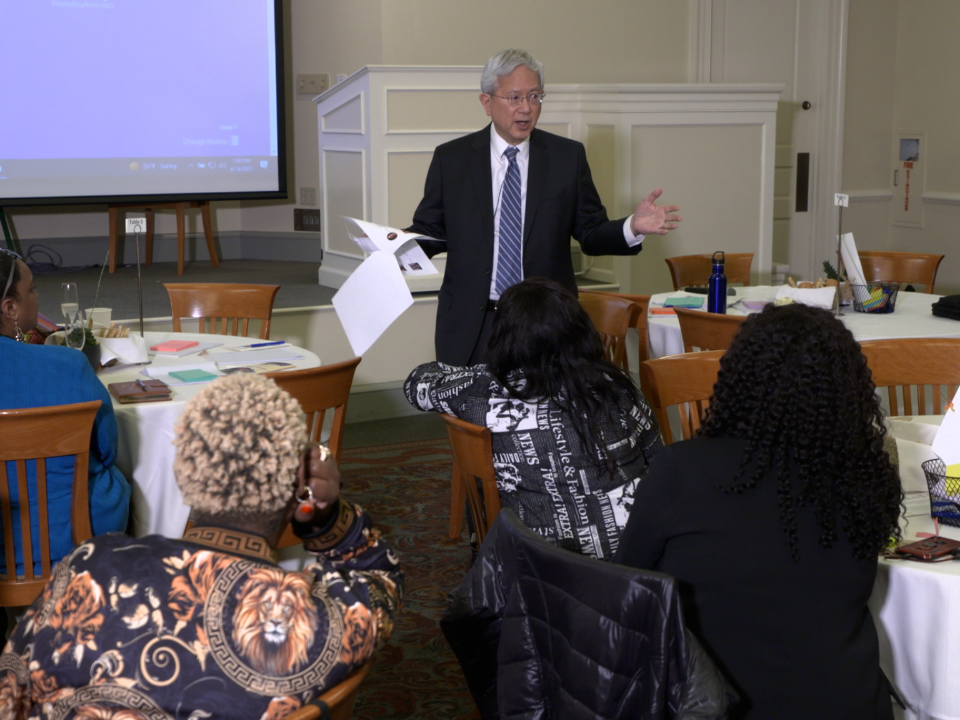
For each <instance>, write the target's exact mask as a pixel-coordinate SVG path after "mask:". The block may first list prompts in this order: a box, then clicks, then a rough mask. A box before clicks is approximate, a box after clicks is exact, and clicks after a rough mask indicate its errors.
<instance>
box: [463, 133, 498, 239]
mask: <svg viewBox="0 0 960 720" xmlns="http://www.w3.org/2000/svg"><path fill="white" fill-rule="evenodd" d="M472 147H473V153H472V154H471V156H470V161H469V162H470V173H471V175H472V176H473V182H474V186H475V188H476V198H477V204H478V206H479V208H480V218H481V222H482V223H483V225H482V227H481V230H482V232H483V235H482V237H483V241H484V243H486V244H487V245H488V246H489V247H490V252H491V253H492V252H493V195H492V186H493V179H492V176H491V175H490V126H489V125H487V127H486V128H485V129H483V130H481V131H480V132H478V133H477V134H476V138H475V139H474V141H473V144H472Z"/></svg>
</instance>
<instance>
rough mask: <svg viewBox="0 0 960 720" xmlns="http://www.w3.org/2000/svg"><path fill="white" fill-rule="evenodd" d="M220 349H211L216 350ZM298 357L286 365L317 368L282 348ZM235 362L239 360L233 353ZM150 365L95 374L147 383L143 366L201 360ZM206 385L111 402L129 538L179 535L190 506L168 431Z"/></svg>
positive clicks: (237, 340) (188, 361) (153, 340)
mask: <svg viewBox="0 0 960 720" xmlns="http://www.w3.org/2000/svg"><path fill="white" fill-rule="evenodd" d="M144 339H145V340H146V342H147V347H151V346H153V345H156V344H157V343H159V342H163V341H164V340H171V339H176V340H197V341H200V342H218V343H222V345H223V346H231V345H249V344H251V343H255V342H258V341H257V339H256V338H248V337H234V336H229V335H211V334H199V333H169V332H146V333H144ZM220 349H221V348H219V347H217V348H211V350H210V352H214V353H215V352H217V351H218V350H220ZM284 349H285V350H287V351H291V352H293V353H294V354H296V355H299V356H301V357H300V359H296V360H294V359H291V360H289V361H288V362H290V363H291V364H293V365H294V366H295V367H296V368H310V367H318V366H319V365H320V358H319V357H317V356H316V355H315V354H314V353H312V352H310V351H309V350H305V349H303V348H299V347H296V346H289V347H286V348H284ZM237 355H238V358H237V362H242V361H243V355H242V354H241V353H238V354H237ZM150 360H151V363H150V365H149V366H143V365H122V366H116V367H110V368H104V369H102V370H101V371H100V372H99V373H98V377H99V378H100V381H101V382H102V383H103V384H104V385H109V384H110V383H115V382H129V381H131V380H137V379H141V380H143V379H146V376H145V375H143V374H142V371H143V370H144V368H145V367H151V368H156V367H163V368H166V367H170V368H171V369H172V368H174V367H176V366H177V365H195V364H197V363H199V362H204V358H203V356H202V354H201V355H197V354H193V355H185V356H183V357H179V358H178V357H165V356H156V355H150ZM205 386H206V383H194V384H191V385H175V386H173V387H171V390H172V391H173V399H172V400H168V401H163V402H152V403H135V404H126V405H123V404H121V403H119V402H118V401H117V400H114V401H113V410H114V413H115V414H116V416H117V426H118V428H119V431H120V448H119V453H118V456H117V467H118V468H119V469H120V471H121V472H122V473H123V474H124V475H125V476H126V477H127V479H128V480H130V483H131V485H132V486H133V534H134V535H135V536H136V537H141V536H143V535H151V534H154V533H159V534H161V535H165V536H167V537H171V538H178V537H181V536H182V535H183V529H184V527H185V526H186V523H187V518H188V517H189V515H190V508H189V507H187V506H186V505H184V504H183V500H182V498H181V496H180V489H179V488H178V487H177V482H176V478H175V477H174V474H173V458H174V455H175V451H174V446H173V436H174V432H173V428H174V425H175V424H176V422H177V418H179V417H180V413H182V412H183V407H184V404H185V403H186V402H187V400H189V399H190V398H192V397H193V396H194V395H196V394H197V393H198V392H200V390H201V389H202V388H203V387H205Z"/></svg>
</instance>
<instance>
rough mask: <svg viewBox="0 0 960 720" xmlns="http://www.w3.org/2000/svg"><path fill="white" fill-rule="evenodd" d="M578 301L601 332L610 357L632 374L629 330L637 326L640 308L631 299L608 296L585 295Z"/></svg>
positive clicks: (618, 365) (598, 294)
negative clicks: (628, 339) (628, 357)
mask: <svg viewBox="0 0 960 720" xmlns="http://www.w3.org/2000/svg"><path fill="white" fill-rule="evenodd" d="M579 299H580V305H581V306H582V307H583V309H584V310H586V312H587V315H589V316H590V320H591V321H592V322H593V326H594V327H595V328H596V329H597V332H598V333H600V338H601V339H602V340H603V349H604V351H605V352H606V354H607V358H608V359H609V360H610V361H611V362H612V363H613V364H614V365H616V366H617V367H619V368H623V369H624V370H626V371H627V372H630V364H629V362H628V360H627V331H628V330H629V329H630V328H631V327H633V326H634V323H635V320H634V316H635V315H636V314H637V313H638V312H639V311H640V310H639V308H638V307H637V306H636V305H634V304H633V303H632V302H630V301H629V300H624V299H623V298H619V297H614V296H612V295H609V294H603V295H601V294H600V293H584V294H583V295H580V297H579Z"/></svg>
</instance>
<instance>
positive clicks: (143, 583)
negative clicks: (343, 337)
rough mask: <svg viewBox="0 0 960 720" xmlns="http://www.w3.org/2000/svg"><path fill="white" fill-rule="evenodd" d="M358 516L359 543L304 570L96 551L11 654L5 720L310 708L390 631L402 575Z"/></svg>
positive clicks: (138, 550) (1, 702)
mask: <svg viewBox="0 0 960 720" xmlns="http://www.w3.org/2000/svg"><path fill="white" fill-rule="evenodd" d="M356 519H357V523H358V524H359V525H360V528H359V529H358V531H357V532H356V533H351V534H350V535H351V537H352V542H351V543H349V545H348V546H346V547H342V548H340V549H337V550H335V551H333V552H328V553H326V554H325V555H324V556H322V557H321V558H320V562H319V563H318V564H316V565H313V566H311V567H310V568H308V569H307V570H306V571H304V572H298V573H287V572H284V571H283V570H281V569H280V568H278V567H277V566H275V565H271V564H269V563H267V562H265V561H264V560H261V559H253V558H251V557H244V556H243V555H240V554H233V553H230V552H224V551H219V550H216V549H209V548H204V547H198V546H197V545H192V544H190V543H187V542H184V541H178V540H168V539H166V538H161V537H159V536H151V537H149V538H145V539H142V540H134V539H132V538H129V537H126V536H122V535H104V536H100V537H97V538H94V539H93V540H91V541H88V542H87V543H84V544H83V545H82V546H80V547H79V548H77V549H76V550H75V551H74V552H73V554H72V555H71V556H69V557H68V558H67V559H65V560H64V561H63V562H62V563H61V564H60V565H59V566H58V567H57V569H56V571H55V573H54V577H53V578H52V579H51V580H50V583H49V584H48V586H47V589H46V590H45V592H44V594H43V595H42V596H41V597H40V598H39V599H38V600H37V602H35V603H34V605H33V606H31V607H30V609H29V610H28V611H27V612H26V614H25V615H24V617H23V619H22V620H21V622H20V624H19V625H18V627H17V629H16V631H15V632H14V635H13V636H12V637H11V640H10V642H8V643H7V647H6V648H5V650H4V653H3V655H0V720H7V719H8V718H9V719H10V720H14V719H17V718H51V719H52V718H64V719H66V718H92V719H93V718H95V719H103V720H139V719H140V718H143V719H144V720H154V719H156V720H160V719H163V720H166V719H167V718H171V719H172V718H189V717H192V718H205V717H231V718H251V720H261V719H264V720H272V719H273V718H280V717H283V716H284V715H286V714H288V713H290V712H291V711H293V710H295V709H297V708H299V707H301V706H302V705H303V704H304V703H305V702H309V701H310V700H312V699H313V698H314V697H315V696H316V695H317V694H319V693H320V692H323V690H325V689H327V688H329V687H332V686H333V685H335V684H336V683H337V682H339V681H341V680H342V679H344V678H345V677H346V676H347V675H348V674H349V673H350V672H352V671H353V670H355V669H356V668H357V667H358V666H359V665H361V664H363V663H365V662H366V661H367V660H369V658H370V656H371V655H372V654H373V652H374V651H375V650H376V648H377V647H378V646H379V645H380V644H382V642H383V641H384V640H385V638H386V636H388V635H389V632H390V629H391V627H392V623H393V617H394V614H395V612H396V609H397V606H398V603H399V592H400V588H401V587H402V582H401V581H402V576H401V574H400V571H399V566H398V565H397V563H396V557H395V556H394V555H393V553H392V552H389V551H385V549H384V546H383V545H382V544H381V541H380V540H379V536H378V535H376V533H373V534H371V533H370V531H369V530H370V528H369V527H367V524H368V523H369V520H368V519H367V518H366V517H365V515H364V514H363V513H362V511H360V510H359V509H358V511H357V514H356ZM358 548H359V551H358ZM345 553H346V554H349V556H350V559H349V560H343V557H344V554H345ZM365 563H369V565H368V566H365V565H364V564H365Z"/></svg>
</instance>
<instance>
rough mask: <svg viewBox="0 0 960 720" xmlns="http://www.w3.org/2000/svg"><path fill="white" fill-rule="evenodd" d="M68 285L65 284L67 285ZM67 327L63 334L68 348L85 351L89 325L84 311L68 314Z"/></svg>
mask: <svg viewBox="0 0 960 720" xmlns="http://www.w3.org/2000/svg"><path fill="white" fill-rule="evenodd" d="M66 284H67V283H64V285H66ZM66 317H67V326H66V328H65V329H64V332H63V338H64V341H65V342H66V344H67V347H72V348H74V349H75V350H83V346H84V344H85V343H86V341H87V323H86V317H85V316H84V314H83V311H82V310H77V311H75V312H72V313H67V314H66Z"/></svg>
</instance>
